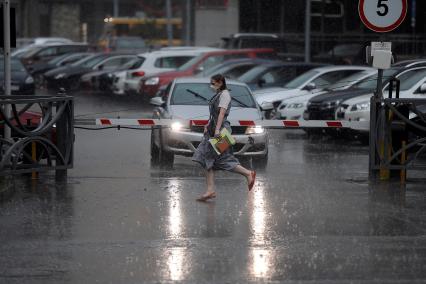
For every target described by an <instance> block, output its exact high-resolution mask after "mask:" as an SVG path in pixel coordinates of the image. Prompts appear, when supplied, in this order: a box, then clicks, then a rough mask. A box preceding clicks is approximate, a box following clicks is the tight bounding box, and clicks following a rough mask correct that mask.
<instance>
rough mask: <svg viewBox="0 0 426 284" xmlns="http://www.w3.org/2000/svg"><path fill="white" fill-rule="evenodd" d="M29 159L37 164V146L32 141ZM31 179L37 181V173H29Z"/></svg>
mask: <svg viewBox="0 0 426 284" xmlns="http://www.w3.org/2000/svg"><path fill="white" fill-rule="evenodd" d="M31 158H32V160H33V162H37V145H36V143H35V142H34V141H33V142H31ZM31 179H32V180H36V179H38V173H37V172H36V171H32V172H31Z"/></svg>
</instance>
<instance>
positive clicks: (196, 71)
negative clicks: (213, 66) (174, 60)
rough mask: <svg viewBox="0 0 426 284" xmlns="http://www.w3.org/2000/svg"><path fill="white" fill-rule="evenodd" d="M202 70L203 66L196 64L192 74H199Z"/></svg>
mask: <svg viewBox="0 0 426 284" xmlns="http://www.w3.org/2000/svg"><path fill="white" fill-rule="evenodd" d="M203 71H204V67H203V66H201V65H200V66H197V68H195V70H194V74H199V73H201V72H203Z"/></svg>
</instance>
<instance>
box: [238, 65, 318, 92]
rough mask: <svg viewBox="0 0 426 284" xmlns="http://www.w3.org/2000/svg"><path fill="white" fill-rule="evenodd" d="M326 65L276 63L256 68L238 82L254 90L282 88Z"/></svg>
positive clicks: (242, 76)
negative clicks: (307, 72)
mask: <svg viewBox="0 0 426 284" xmlns="http://www.w3.org/2000/svg"><path fill="white" fill-rule="evenodd" d="M325 65H326V64H321V63H305V62H276V61H275V62H272V63H266V64H261V65H259V66H256V67H254V68H252V69H250V70H249V71H248V72H246V73H244V74H243V75H241V76H240V77H238V79H237V80H238V81H241V82H244V83H246V84H247V85H248V86H249V87H250V89H252V90H257V89H261V88H269V87H282V86H284V85H285V84H286V83H288V82H289V81H291V80H293V79H294V78H296V77H297V76H299V75H300V74H303V73H305V72H306V71H309V70H311V69H313V68H317V67H322V66H325Z"/></svg>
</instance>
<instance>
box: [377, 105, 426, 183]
mask: <svg viewBox="0 0 426 284" xmlns="http://www.w3.org/2000/svg"><path fill="white" fill-rule="evenodd" d="M371 107H372V108H376V112H375V115H373V116H372V117H371V119H372V124H371V126H370V127H371V129H370V136H371V137H370V173H371V174H372V176H373V177H374V178H377V177H380V179H382V180H388V179H390V178H392V177H400V178H401V180H402V181H405V179H406V174H407V170H422V171H424V170H426V115H425V111H424V109H421V110H420V109H419V108H426V99H400V98H387V99H380V98H377V97H373V98H372V100H371Z"/></svg>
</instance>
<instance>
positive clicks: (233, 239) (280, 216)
mask: <svg viewBox="0 0 426 284" xmlns="http://www.w3.org/2000/svg"><path fill="white" fill-rule="evenodd" d="M118 110H127V111H120V112H118ZM75 112H76V115H77V116H80V115H84V114H93V113H103V114H98V115H96V116H109V117H113V116H117V115H120V116H121V117H141V116H149V115H150V108H149V107H143V106H142V102H141V101H139V100H137V101H135V100H133V99H129V98H110V97H106V96H93V95H92V96H88V95H78V96H77V97H76V111H75ZM107 112H111V113H108V114H106V113H107ZM86 117H90V115H89V116H86ZM270 134H271V137H270V141H271V145H270V157H269V164H268V167H267V169H266V170H265V171H261V172H259V173H258V179H257V182H256V187H255V190H254V191H253V192H251V193H248V192H247V186H246V183H245V180H244V178H243V177H241V176H238V175H236V174H233V173H227V172H218V173H217V175H216V182H217V188H216V190H217V198H216V200H215V201H213V202H209V203H206V204H205V203H198V202H195V198H196V197H197V196H198V195H200V194H201V193H202V192H203V191H204V188H205V180H204V176H203V172H202V170H201V169H200V168H199V166H197V165H196V164H194V163H192V162H191V161H190V160H189V159H188V158H183V157H178V158H176V159H175V165H174V167H173V169H161V168H152V167H151V166H150V162H149V135H150V132H149V131H132V130H120V131H117V130H105V131H92V132H90V131H85V130H76V142H75V165H74V169H73V170H70V171H69V173H68V180H67V182H63V183H56V182H55V180H54V175H53V173H49V174H43V175H41V176H40V180H39V181H38V182H37V183H31V182H30V181H29V180H27V179H22V178H16V179H14V180H13V179H11V180H9V181H8V182H7V184H5V183H4V184H3V186H6V185H7V186H9V187H14V188H15V193H14V194H13V196H12V197H11V198H10V199H8V200H4V201H2V202H0V228H1V230H0V283H173V282H177V283H257V282H260V283H426V224H425V221H426V218H425V217H426V214H425V212H426V202H425V201H426V198H425V179H416V180H414V181H413V182H410V183H409V184H408V185H407V187H406V188H402V187H400V186H399V185H397V184H385V185H369V184H368V182H367V174H368V173H367V167H368V149H367V148H366V147H364V146H361V145H360V144H358V143H356V142H348V141H343V140H331V139H315V140H314V139H309V138H307V137H306V135H305V134H304V132H303V131H300V130H288V131H280V130H273V131H271V133H270Z"/></svg>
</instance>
